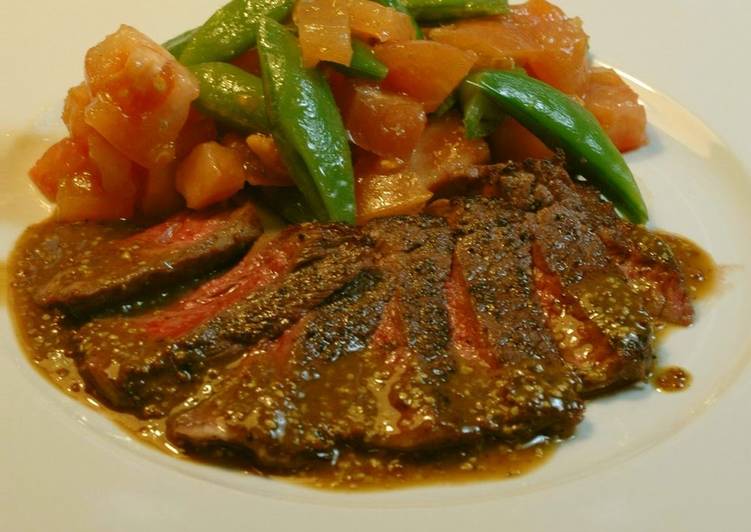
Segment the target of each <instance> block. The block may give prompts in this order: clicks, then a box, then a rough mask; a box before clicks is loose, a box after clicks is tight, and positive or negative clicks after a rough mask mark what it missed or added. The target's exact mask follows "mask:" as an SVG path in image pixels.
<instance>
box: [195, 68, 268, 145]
mask: <svg viewBox="0 0 751 532" xmlns="http://www.w3.org/2000/svg"><path fill="white" fill-rule="evenodd" d="M189 68H190V70H191V72H193V74H194V75H195V76H196V77H197V78H198V81H199V82H200V84H201V92H200V95H199V96H198V106H199V107H200V108H201V109H202V110H203V111H205V112H206V113H207V114H208V115H210V116H212V117H213V118H215V119H217V120H218V121H219V122H221V123H223V124H225V125H227V126H229V127H231V128H234V129H238V130H241V131H243V132H246V133H250V132H253V131H261V132H267V131H269V121H268V118H267V116H266V104H265V101H264V96H263V83H262V82H261V78H259V77H257V76H254V75H253V74H250V73H248V72H246V71H244V70H243V69H241V68H238V67H236V66H233V65H230V64H228V63H218V62H214V63H202V64H200V65H193V66H190V67H189Z"/></svg>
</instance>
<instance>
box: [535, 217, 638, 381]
mask: <svg viewBox="0 0 751 532" xmlns="http://www.w3.org/2000/svg"><path fill="white" fill-rule="evenodd" d="M532 227H533V234H534V240H535V243H534V258H535V266H536V268H537V287H538V290H539V291H540V293H541V296H542V299H543V300H544V302H545V305H544V308H545V311H546V314H547V317H548V320H549V323H550V326H551V329H552V330H553V333H554V335H555V336H556V339H557V340H558V342H559V345H560V346H561V350H562V352H563V355H564V357H565V359H566V361H567V362H568V363H569V364H571V366H572V367H574V368H575V369H576V371H577V373H578V374H579V376H580V377H581V379H582V381H583V383H584V391H585V392H587V393H592V392H597V391H601V390H605V389H609V388H613V387H618V386H623V385H625V384H630V383H632V382H635V381H639V380H643V379H645V378H646V376H647V375H648V374H649V371H650V370H651V367H652V363H653V353H652V332H653V331H652V323H651V318H650V316H649V315H648V313H647V312H646V310H645V308H644V306H643V302H642V299H641V297H640V296H639V295H638V294H637V293H636V292H635V291H634V290H632V289H631V287H630V286H629V285H628V283H627V281H626V278H625V277H624V275H623V273H622V272H621V270H620V269H619V268H618V267H617V266H616V264H615V263H613V262H612V261H611V260H610V258H609V257H608V255H607V251H606V249H605V246H604V245H603V244H602V242H601V241H600V240H599V239H598V238H597V236H596V235H595V234H594V233H593V232H592V231H591V229H589V228H588V227H587V226H586V225H584V224H583V223H582V220H581V219H580V217H579V216H578V215H577V213H576V212H574V211H571V210H570V209H567V208H566V207H564V206H563V205H561V204H555V205H553V206H551V207H546V208H544V209H542V210H540V211H539V212H538V213H536V215H535V216H534V221H533V222H532Z"/></svg>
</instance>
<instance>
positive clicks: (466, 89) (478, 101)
mask: <svg viewBox="0 0 751 532" xmlns="http://www.w3.org/2000/svg"><path fill="white" fill-rule="evenodd" d="M459 94H460V99H461V102H462V114H463V117H464V129H465V131H466V134H467V138H469V139H479V138H482V137H487V136H488V135H490V134H491V133H492V132H493V131H495V130H496V128H497V127H498V126H499V124H500V123H501V122H502V121H503V118H504V116H505V115H504V114H503V112H501V110H500V109H499V108H498V106H497V105H496V104H495V103H494V102H493V101H492V100H491V99H490V97H489V96H487V95H486V94H485V93H484V92H483V91H481V90H480V89H478V88H477V87H474V86H472V85H470V84H469V83H463V84H462V86H461V88H460V89H459Z"/></svg>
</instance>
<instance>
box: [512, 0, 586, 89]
mask: <svg viewBox="0 0 751 532" xmlns="http://www.w3.org/2000/svg"><path fill="white" fill-rule="evenodd" d="M504 16H506V17H510V19H511V21H512V23H513V24H515V25H517V26H518V27H519V28H521V29H522V31H524V32H526V33H527V34H528V35H530V36H531V37H532V38H533V39H535V40H536V41H537V43H538V44H539V45H540V47H541V51H540V52H539V53H535V54H531V55H530V57H529V62H528V64H527V65H526V67H527V69H528V70H529V71H530V72H531V74H532V75H533V76H534V77H536V78H538V79H541V80H542V81H544V82H546V83H549V84H550V85H552V86H554V87H556V88H558V89H560V90H562V91H563V92H566V93H568V94H581V92H582V90H583V89H584V86H585V84H586V81H587V75H588V72H589V57H588V55H587V54H588V52H589V37H588V36H587V34H586V33H584V29H583V28H582V21H581V19H579V18H568V17H567V16H566V14H565V13H564V12H563V11H562V10H561V9H560V8H559V7H557V6H554V5H553V4H551V3H550V2H548V1H547V0H529V1H528V2H527V3H525V4H520V5H515V6H512V8H511V13H510V14H509V15H504Z"/></svg>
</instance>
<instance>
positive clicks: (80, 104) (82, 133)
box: [63, 83, 93, 141]
mask: <svg viewBox="0 0 751 532" xmlns="http://www.w3.org/2000/svg"><path fill="white" fill-rule="evenodd" d="M90 103H91V91H89V87H88V86H87V85H86V83H81V84H80V85H76V86H75V87H73V88H71V89H70V90H69V91H68V96H67V97H66V98H65V107H63V122H64V123H65V125H66V126H68V132H70V136H71V137H72V138H74V139H76V140H79V141H81V140H82V141H86V139H87V138H88V136H89V135H90V134H91V132H92V131H93V129H92V127H91V126H90V125H88V124H87V123H86V121H85V113H86V107H87V106H88V105H89V104H90Z"/></svg>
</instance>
